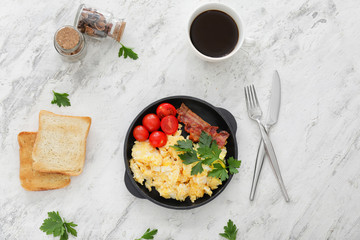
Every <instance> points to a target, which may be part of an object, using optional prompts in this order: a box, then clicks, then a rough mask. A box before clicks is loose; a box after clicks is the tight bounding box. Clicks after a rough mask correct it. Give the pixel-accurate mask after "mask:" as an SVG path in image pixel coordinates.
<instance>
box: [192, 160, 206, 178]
mask: <svg viewBox="0 0 360 240" xmlns="http://www.w3.org/2000/svg"><path fill="white" fill-rule="evenodd" d="M203 171H204V169H203V167H202V162H201V161H199V162H198V163H197V164H196V165H195V166H193V167H192V169H191V175H196V174H198V173H202V172H203Z"/></svg>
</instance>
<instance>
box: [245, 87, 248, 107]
mask: <svg viewBox="0 0 360 240" xmlns="http://www.w3.org/2000/svg"><path fill="white" fill-rule="evenodd" d="M244 93H245V102H246V108H247V110H248V111H249V99H248V95H247V91H246V87H244Z"/></svg>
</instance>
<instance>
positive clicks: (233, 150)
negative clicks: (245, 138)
mask: <svg viewBox="0 0 360 240" xmlns="http://www.w3.org/2000/svg"><path fill="white" fill-rule="evenodd" d="M164 102H167V103H171V104H172V105H174V106H175V107H176V108H179V107H180V105H181V103H184V104H185V105H186V106H188V107H189V108H190V109H191V110H192V111H193V112H194V113H196V114H197V115H199V116H200V117H201V118H202V119H204V120H205V121H206V122H208V123H210V124H211V125H213V126H218V127H219V130H225V131H227V132H229V133H230V137H229V138H228V139H227V144H226V149H227V155H226V158H229V157H234V158H237V155H238V149H237V143H236V139H235V136H236V135H235V134H236V129H237V124H236V120H235V118H234V116H233V115H232V114H231V113H230V112H229V111H227V110H225V109H223V108H217V107H214V106H213V105H211V104H209V103H207V102H205V101H203V100H200V99H198V98H194V97H189V96H173V97H167V98H163V99H160V100H158V101H156V102H154V103H152V104H150V105H149V106H147V107H146V108H145V109H144V110H142V111H141V112H140V113H139V114H138V115H137V116H136V118H135V119H134V121H133V122H132V123H131V125H130V127H129V130H128V132H127V134H126V138H125V144H124V159H125V166H126V172H125V185H126V188H127V189H128V190H129V192H130V193H131V194H133V195H134V196H135V197H138V198H146V199H148V200H150V201H152V202H153V203H156V204H158V205H160V206H162V207H167V208H171V209H192V208H196V207H200V206H202V205H204V204H206V203H208V202H210V201H211V200H213V199H214V198H216V197H217V196H218V195H219V194H220V193H221V192H222V191H223V190H224V189H225V188H226V186H227V185H228V184H229V182H230V180H231V178H232V175H231V174H229V179H227V180H226V181H224V182H223V183H222V185H219V187H218V188H217V189H215V190H213V194H212V196H211V197H210V196H209V195H204V197H202V198H199V199H197V200H196V201H195V202H194V203H192V202H191V201H190V199H189V198H186V200H185V201H183V202H181V201H177V200H175V199H166V198H163V197H161V196H160V194H159V193H158V192H157V191H156V189H155V188H154V187H153V188H152V190H151V192H150V191H149V190H148V189H147V188H146V187H145V186H144V185H141V184H139V183H137V182H136V181H135V180H134V178H133V174H132V171H131V169H130V164H129V161H130V159H131V149H132V147H133V145H134V142H135V138H134V137H133V134H132V132H133V130H134V128H135V127H136V126H137V125H141V122H142V119H143V117H144V116H145V115H146V114H148V113H156V108H157V107H158V106H159V104H161V103H164ZM183 135H184V136H186V135H187V133H186V132H185V131H184V129H183Z"/></svg>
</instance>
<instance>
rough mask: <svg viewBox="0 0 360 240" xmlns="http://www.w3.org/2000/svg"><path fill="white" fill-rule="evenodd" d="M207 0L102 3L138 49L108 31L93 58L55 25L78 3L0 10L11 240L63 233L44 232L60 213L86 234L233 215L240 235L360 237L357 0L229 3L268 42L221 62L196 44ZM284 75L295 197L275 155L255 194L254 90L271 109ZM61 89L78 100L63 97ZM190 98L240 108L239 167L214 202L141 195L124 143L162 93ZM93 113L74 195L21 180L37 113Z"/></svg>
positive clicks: (195, 223)
mask: <svg viewBox="0 0 360 240" xmlns="http://www.w3.org/2000/svg"><path fill="white" fill-rule="evenodd" d="M205 2H206V1H190V0H185V1H161V2H159V1H125V0H120V1H111V0H106V1H95V0H89V1H88V4H90V5H94V6H100V5H101V6H100V7H102V8H104V9H108V10H110V11H112V12H113V13H114V14H115V15H117V16H121V17H125V18H126V20H127V23H128V24H127V28H126V31H125V34H124V37H123V42H124V43H125V44H126V45H128V46H132V47H134V48H135V50H136V51H137V52H138V53H139V59H138V60H136V61H132V60H128V59H127V60H124V59H119V58H118V57H117V51H118V48H119V45H118V44H116V43H114V42H112V41H111V40H110V39H109V40H108V41H104V42H90V43H89V49H88V50H89V52H88V55H87V56H86V58H85V59H84V60H83V61H82V62H81V63H80V64H76V65H69V64H66V63H63V62H62V61H61V60H60V58H59V56H58V55H57V53H56V52H55V49H54V47H53V43H52V39H53V34H54V32H55V30H56V29H57V28H58V27H60V26H61V25H64V24H72V22H73V18H74V15H75V12H76V8H77V6H78V5H79V4H80V3H81V2H80V1H78V0H75V1H70V0H59V1H51V2H50V1H40V0H30V1H25V0H16V1H3V2H2V4H1V5H2V6H1V14H0V29H1V35H0V113H1V114H0V133H1V135H0V166H1V167H0V239H53V238H52V237H51V236H46V235H45V233H43V232H41V231H40V230H39V227H40V225H41V223H42V220H43V219H44V218H45V217H46V213H47V212H48V211H53V210H58V211H60V213H61V214H62V215H63V216H64V217H65V218H66V219H69V220H73V221H74V222H75V223H77V224H78V225H79V226H78V227H77V230H78V233H79V237H78V238H77V239H125V240H128V239H134V238H136V237H139V236H141V234H142V233H143V232H144V231H145V230H146V229H147V228H148V227H150V228H157V229H158V230H159V233H158V234H157V235H156V239H160V240H161V239H167V240H170V239H174V240H198V239H211V240H213V239H219V240H220V239H221V238H220V236H219V235H218V233H220V232H222V230H223V229H222V228H223V226H224V225H225V223H226V221H227V220H228V219H229V218H231V219H232V220H233V221H234V222H235V224H236V225H237V226H238V227H239V233H238V239H354V240H355V239H360V214H359V212H360V191H359V190H360V189H359V185H360V161H359V158H360V152H359V150H360V120H359V119H360V68H359V66H360V27H359V23H360V4H359V1H358V0H311V1H310V0H308V1H305V0H301V1H297V0H286V1H284V0H272V1H261V0H255V1H250V0H244V1H236V0H227V1H222V2H223V3H226V4H228V5H230V6H232V7H234V8H235V9H236V10H237V11H238V12H239V13H240V15H241V16H242V17H243V19H244V22H245V23H246V25H247V33H248V36H250V37H253V38H254V39H256V41H257V45H256V46H255V47H253V48H249V49H247V50H246V52H239V53H238V54H237V55H236V56H234V57H233V58H232V59H230V60H228V61H226V62H223V63H217V64H211V63H206V62H203V61H201V60H199V59H198V58H196V56H194V55H193V54H192V52H191V50H190V48H189V46H188V45H187V44H188V43H187V41H186V32H185V29H186V23H187V18H188V16H189V14H190V13H191V11H192V10H193V9H195V8H196V7H197V6H198V5H199V4H201V3H205ZM274 69H278V71H279V73H280V76H281V79H282V93H283V95H282V106H281V113H280V119H279V122H278V124H277V125H276V126H275V127H274V128H273V131H272V135H271V136H272V140H273V143H274V145H275V148H276V150H277V154H278V159H279V163H280V168H281V170H282V174H283V178H284V181H285V183H286V186H287V188H288V192H289V195H290V198H291V202H290V203H285V202H284V199H283V198H282V196H281V192H280V190H279V187H278V185H277V183H276V180H275V178H274V176H273V173H272V171H271V169H270V167H269V164H268V162H265V164H264V169H263V172H262V176H261V178H260V182H259V187H258V192H257V195H256V199H255V201H254V202H250V201H249V192H250V185H251V180H252V174H253V168H254V160H255V155H256V150H257V146H258V141H259V139H260V137H259V133H258V129H257V126H256V124H255V123H254V122H252V121H251V120H250V119H249V118H248V116H247V114H246V109H245V105H244V95H243V86H244V85H245V84H250V83H254V84H255V85H256V87H257V90H258V93H259V97H260V101H261V104H262V106H263V108H264V109H265V108H267V105H268V100H269V97H270V87H271V76H272V72H273V70H274ZM51 90H55V91H58V92H68V93H69V94H70V99H71V104H72V106H71V107H67V108H58V107H57V106H55V105H51V104H50V101H51V99H52V95H51ZM179 94H185V95H190V96H196V97H199V98H201V99H204V100H206V101H208V102H210V103H212V104H213V105H215V106H219V107H223V108H226V109H228V110H230V111H231V112H232V113H233V115H234V116H235V118H236V120H237V123H238V132H237V135H236V136H237V139H238V144H239V159H241V160H242V166H241V170H240V173H239V174H237V175H236V176H235V177H234V178H233V180H232V182H231V183H230V184H229V186H228V187H227V189H226V190H225V191H224V192H223V193H222V194H221V195H220V196H219V197H218V198H216V199H215V200H214V201H212V202H211V203H209V204H207V205H205V206H203V207H200V208H197V209H194V210H189V211H174V210H170V209H165V208H162V207H159V206H157V205H154V204H153V203H151V202H150V201H147V200H141V199H137V198H135V197H133V196H132V195H131V194H130V193H129V192H128V191H127V189H126V188H125V185H124V182H123V175H124V171H125V170H124V163H123V143H124V137H125V134H126V131H127V128H128V126H129V124H130V122H131V121H132V119H133V118H134V117H135V116H136V115H137V113H138V112H139V111H140V110H141V109H142V108H144V107H145V106H146V105H148V104H149V103H151V102H152V101H155V100H157V99H159V98H162V97H165V96H171V95H179ZM41 109H46V110H50V111H53V112H55V113H59V114H73V115H86V116H91V117H92V120H93V122H92V126H91V130H90V134H89V137H88V150H87V155H86V164H85V169H84V172H83V173H82V174H81V175H80V176H78V177H73V178H72V183H71V185H70V186H68V187H67V188H65V189H61V190H55V191H47V192H27V191H25V190H24V189H22V188H21V186H20V181H19V154H18V145H17V134H18V133H19V132H20V131H24V130H26V131H36V130H37V127H38V125H37V121H38V113H39V111H40V110H41Z"/></svg>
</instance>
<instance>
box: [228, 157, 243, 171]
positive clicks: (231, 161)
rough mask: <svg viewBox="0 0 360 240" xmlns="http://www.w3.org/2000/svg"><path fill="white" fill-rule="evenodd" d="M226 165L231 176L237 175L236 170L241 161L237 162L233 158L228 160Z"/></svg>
mask: <svg viewBox="0 0 360 240" xmlns="http://www.w3.org/2000/svg"><path fill="white" fill-rule="evenodd" d="M227 163H228V165H229V172H230V173H231V174H235V173H238V172H239V171H238V170H237V168H239V167H240V164H241V161H239V160H236V159H235V158H233V157H230V158H229V159H228V160H227Z"/></svg>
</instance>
